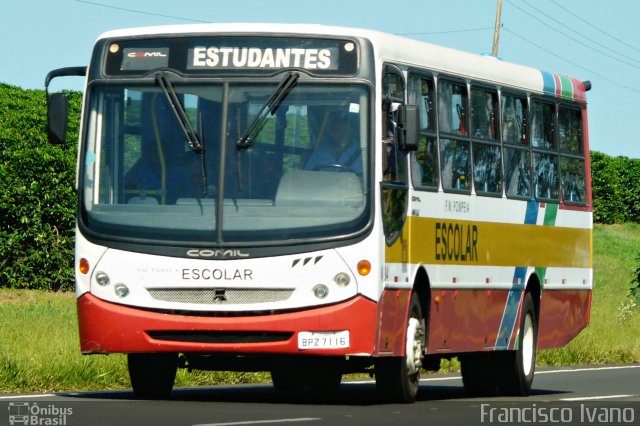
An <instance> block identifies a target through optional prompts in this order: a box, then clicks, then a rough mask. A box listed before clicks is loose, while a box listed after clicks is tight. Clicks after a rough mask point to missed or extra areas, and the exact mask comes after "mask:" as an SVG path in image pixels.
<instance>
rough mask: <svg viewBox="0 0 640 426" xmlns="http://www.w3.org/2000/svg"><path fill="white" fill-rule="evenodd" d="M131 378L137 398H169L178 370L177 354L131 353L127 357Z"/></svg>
mask: <svg viewBox="0 0 640 426" xmlns="http://www.w3.org/2000/svg"><path fill="white" fill-rule="evenodd" d="M127 363H128V367H129V378H130V379H131V387H132V388H133V393H135V395H136V397H138V398H140V399H163V398H167V397H168V396H169V394H170V393H171V390H172V389H173V383H174V381H175V379H176V370H177V369H178V354H177V353H140V354H139V353H131V354H128V355H127Z"/></svg>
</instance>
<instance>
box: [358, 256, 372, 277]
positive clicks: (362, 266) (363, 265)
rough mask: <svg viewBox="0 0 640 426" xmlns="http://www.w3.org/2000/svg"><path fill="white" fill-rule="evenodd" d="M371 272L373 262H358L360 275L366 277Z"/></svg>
mask: <svg viewBox="0 0 640 426" xmlns="http://www.w3.org/2000/svg"><path fill="white" fill-rule="evenodd" d="M369 272H371V262H369V261H368V260H361V261H360V262H358V273H359V274H360V275H362V276H363V277H364V276H367V275H369Z"/></svg>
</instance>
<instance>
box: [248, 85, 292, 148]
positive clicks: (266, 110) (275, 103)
mask: <svg viewBox="0 0 640 426" xmlns="http://www.w3.org/2000/svg"><path fill="white" fill-rule="evenodd" d="M298 77H300V73H297V72H289V73H287V75H286V76H285V77H284V78H283V79H282V81H281V82H280V84H278V87H276V90H274V92H273V94H272V95H271V96H270V97H269V99H268V100H267V102H265V104H264V105H262V108H260V112H258V115H256V116H255V118H254V119H253V121H252V122H251V124H250V125H249V127H247V130H245V131H244V133H243V134H242V136H240V139H238V141H237V142H236V146H237V147H238V149H247V148H249V147H251V145H253V142H254V138H255V137H256V135H257V134H258V132H259V131H260V129H261V128H262V126H263V125H264V122H265V121H266V119H267V116H268V115H269V114H272V115H273V114H275V112H276V110H277V109H278V107H279V106H280V104H281V103H282V101H283V100H284V98H286V97H287V95H288V94H289V92H291V89H293V87H294V86H295V85H296V82H297V81H298Z"/></svg>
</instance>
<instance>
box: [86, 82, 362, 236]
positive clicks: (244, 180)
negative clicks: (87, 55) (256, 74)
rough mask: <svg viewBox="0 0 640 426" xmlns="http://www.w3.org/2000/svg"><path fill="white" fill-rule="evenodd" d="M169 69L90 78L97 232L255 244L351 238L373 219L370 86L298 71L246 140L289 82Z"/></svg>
mask: <svg viewBox="0 0 640 426" xmlns="http://www.w3.org/2000/svg"><path fill="white" fill-rule="evenodd" d="M162 78H163V80H165V81H164V82H163V85H160V84H158V82H148V81H147V82H145V83H144V84H141V83H137V84H136V85H114V84H109V85H102V84H98V83H96V84H93V85H92V86H91V91H90V93H89V113H88V123H87V124H88V125H87V126H86V132H87V133H86V140H85V143H84V149H83V153H82V156H83V159H82V161H83V163H82V164H83V167H82V174H81V185H82V194H81V196H82V221H83V223H84V224H85V225H86V226H88V228H89V229H90V230H91V231H93V232H95V233H98V234H100V235H102V237H103V238H108V237H115V238H118V239H123V238H124V239H136V240H147V241H151V242H168V243H183V244H187V243H191V242H201V243H211V244H222V243H242V244H249V245H250V244H251V243H256V244H264V243H265V242H269V241H271V242H283V241H285V242H286V241H291V240H307V239H308V240H317V239H322V238H329V237H337V236H349V235H353V234H355V233H358V232H359V231H361V230H362V229H363V228H364V227H365V226H366V224H367V223H368V222H369V219H370V204H371V201H370V199H369V194H368V193H367V191H366V190H365V188H368V187H369V184H368V182H367V180H368V179H369V174H370V166H369V163H370V159H369V157H370V142H369V140H370V134H371V129H370V128H369V126H370V124H369V123H371V120H370V114H371V112H370V110H371V105H370V100H369V99H370V91H369V88H368V87H367V86H366V85H361V84H326V83H322V84H321V83H313V84H311V83H309V82H303V81H298V82H297V84H296V85H295V86H294V87H292V88H291V89H290V90H288V91H287V93H286V96H284V97H283V98H282V99H280V101H279V102H278V105H277V108H275V109H274V110H272V111H270V112H269V114H267V115H266V117H265V118H264V119H263V120H258V121H259V122H260V126H259V128H258V129H256V130H255V131H254V132H253V135H255V136H253V137H252V140H251V143H250V145H248V146H240V145H238V141H239V140H240V139H241V138H242V136H243V134H244V133H245V132H246V131H247V128H248V127H249V126H251V125H252V123H255V122H256V120H255V118H256V116H257V115H258V114H260V113H261V111H263V110H264V108H263V107H264V105H265V102H267V101H268V100H269V98H270V97H271V96H272V95H273V93H274V91H276V89H277V88H278V83H279V82H280V81H278V80H274V81H272V82H271V81H270V82H269V83H264V82H262V83H207V84H203V83H197V84H194V83H191V82H185V81H183V80H178V79H175V80H172V79H171V77H167V76H163V77H162ZM167 81H170V83H169V84H170V87H169V89H170V90H169V91H168V90H167V88H166V87H165V85H166V84H167ZM176 109H178V110H182V111H181V112H180V114H177V113H176ZM185 126H186V127H187V128H188V129H189V131H188V132H186V131H185ZM192 133H195V134H192ZM190 135H191V136H190ZM194 144H196V145H197V146H196V147H195V148H197V149H195V148H194Z"/></svg>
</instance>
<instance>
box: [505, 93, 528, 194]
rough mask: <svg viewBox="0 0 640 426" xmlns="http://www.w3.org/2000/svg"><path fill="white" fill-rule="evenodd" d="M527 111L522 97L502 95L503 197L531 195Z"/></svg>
mask: <svg viewBox="0 0 640 426" xmlns="http://www.w3.org/2000/svg"><path fill="white" fill-rule="evenodd" d="M527 112H528V111H527V100H526V99H525V98H524V97H516V96H511V95H505V94H503V95H502V141H503V143H504V169H505V189H506V192H507V197H515V198H526V199H529V198H531V152H529V144H528V142H529V139H528V138H527Z"/></svg>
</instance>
